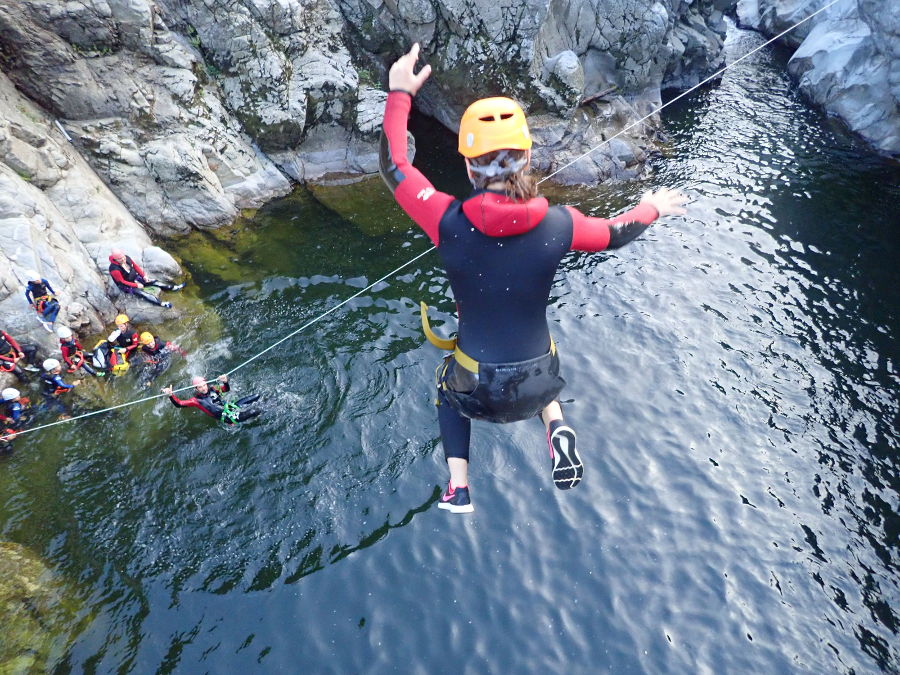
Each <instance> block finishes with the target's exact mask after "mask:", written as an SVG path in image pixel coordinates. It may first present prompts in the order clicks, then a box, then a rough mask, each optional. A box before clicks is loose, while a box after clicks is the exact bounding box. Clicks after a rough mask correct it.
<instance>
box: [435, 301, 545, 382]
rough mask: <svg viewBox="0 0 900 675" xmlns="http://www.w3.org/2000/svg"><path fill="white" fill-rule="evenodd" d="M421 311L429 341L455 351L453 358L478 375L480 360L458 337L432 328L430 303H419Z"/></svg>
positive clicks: (439, 346) (449, 350)
mask: <svg viewBox="0 0 900 675" xmlns="http://www.w3.org/2000/svg"><path fill="white" fill-rule="evenodd" d="M419 313H420V314H421V315H422V332H423V333H425V337H426V338H428V341H429V342H430V343H431V344H433V345H434V346H435V347H437V348H438V349H443V350H444V351H447V352H453V358H454V359H456V362H457V363H458V364H459V365H461V366H462V367H463V368H465V369H466V370H468V371H469V372H470V373H474V374H475V375H477V374H478V361H476V360H475V359H473V358H472V357H471V356H469V355H468V354H466V353H465V352H464V351H463V350H462V349H460V348H459V345H458V344H457V342H456V337H452V338H442V337H440V336H439V335H437V334H436V333H435V332H434V331H433V330H431V324H430V323H429V322H428V305H426V304H425V303H424V302H420V303H419ZM550 353H551V354H555V353H556V343H555V342H554V341H553V338H552V337H551V338H550Z"/></svg>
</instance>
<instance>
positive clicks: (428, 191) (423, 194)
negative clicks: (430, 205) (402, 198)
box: [416, 187, 436, 202]
mask: <svg viewBox="0 0 900 675" xmlns="http://www.w3.org/2000/svg"><path fill="white" fill-rule="evenodd" d="M435 192H436V190H435V189H434V188H433V187H427V188H422V189H421V190H419V194H417V195H416V199H421V200H422V201H423V202H424V201H427V200H428V198H429V197H430V196H431V195H433V194H434V193H435Z"/></svg>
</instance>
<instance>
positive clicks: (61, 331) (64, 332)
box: [56, 326, 72, 340]
mask: <svg viewBox="0 0 900 675" xmlns="http://www.w3.org/2000/svg"><path fill="white" fill-rule="evenodd" d="M56 335H57V336H59V338H60V339H61V340H68V339H69V338H71V337H72V329H71V328H69V327H68V326H60V327H59V328H57V329H56Z"/></svg>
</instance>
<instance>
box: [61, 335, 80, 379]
mask: <svg viewBox="0 0 900 675" xmlns="http://www.w3.org/2000/svg"><path fill="white" fill-rule="evenodd" d="M59 350H60V351H61V352H62V356H63V361H65V362H66V363H69V364H71V365H70V366H69V372H70V373H74V372H75V371H76V370H78V369H79V368H81V364H82V363H84V351H82V348H81V343H80V342H78V339H77V338H75V337H72V338H70V339H69V340H60V341H59Z"/></svg>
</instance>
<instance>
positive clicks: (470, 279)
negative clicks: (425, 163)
mask: <svg viewBox="0 0 900 675" xmlns="http://www.w3.org/2000/svg"><path fill="white" fill-rule="evenodd" d="M410 106H411V97H410V96H409V94H407V93H405V92H399V91H393V92H391V93H390V94H389V95H388V100H387V106H386V109H385V115H384V140H383V142H382V156H381V171H382V176H383V177H384V179H385V182H387V184H388V186H389V187H391V188H392V189H393V191H394V197H395V199H396V200H397V202H398V203H399V204H400V206H401V207H402V208H403V210H404V211H406V213H407V214H409V216H410V217H411V218H412V219H413V220H414V221H415V222H416V224H417V225H419V227H421V228H422V230H424V232H425V233H426V234H427V235H428V237H429V238H430V239H431V241H432V242H433V243H434V244H435V245H436V246H437V248H438V252H439V254H440V256H441V260H442V262H443V264H444V268H445V269H446V270H447V276H448V277H449V280H450V285H451V288H452V289H453V295H454V298H455V299H456V303H457V311H458V313H459V329H458V333H459V346H460V348H461V349H462V350H463V351H465V353H466V354H468V355H469V356H471V357H473V358H475V359H476V360H479V361H488V362H493V363H503V362H512V361H522V360H525V359H530V358H533V357H536V356H539V355H541V354H545V353H546V352H547V350H548V348H549V346H550V332H549V329H548V327H547V319H546V307H547V302H548V299H549V295H550V288H551V286H552V284H553V278H554V275H555V274H556V268H557V267H558V265H559V262H560V260H561V259H562V257H563V256H564V255H565V254H566V253H567V252H568V251H570V250H577V251H602V250H604V249H606V248H618V247H619V246H622V245H624V244H625V243H627V242H629V241H631V240H632V239H634V238H635V237H637V236H638V235H639V234H640V233H641V232H643V230H644V229H646V227H647V226H648V225H649V224H650V223H651V222H653V220H655V219H656V217H657V216H658V213H657V211H656V209H655V208H654V207H653V206H651V205H649V204H639V205H638V206H636V207H635V208H633V209H631V210H629V211H626V212H625V213H622V214H621V215H618V216H616V217H615V218H611V219H605V218H593V217H589V216H585V215H584V214H582V213H581V212H579V211H578V210H577V209H574V208H572V207H570V206H565V207H563V206H550V205H549V204H548V202H547V200H546V199H545V198H543V197H536V198H534V199H531V200H529V201H527V202H517V201H515V200H512V199H510V198H509V197H507V196H506V195H505V194H503V193H499V192H494V191H490V190H478V191H476V192H475V193H473V194H472V195H471V196H470V197H469V198H468V199H466V200H464V201H460V200H457V199H455V198H454V197H452V196H451V195H448V194H445V193H443V192H439V191H437V190H436V189H435V188H434V186H433V185H432V184H431V183H430V182H429V181H428V179H427V178H425V176H423V175H422V174H421V172H419V171H418V169H416V168H415V167H413V166H412V164H410V163H409V160H408V159H407V139H406V132H407V117H408V116H409V111H410Z"/></svg>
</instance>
